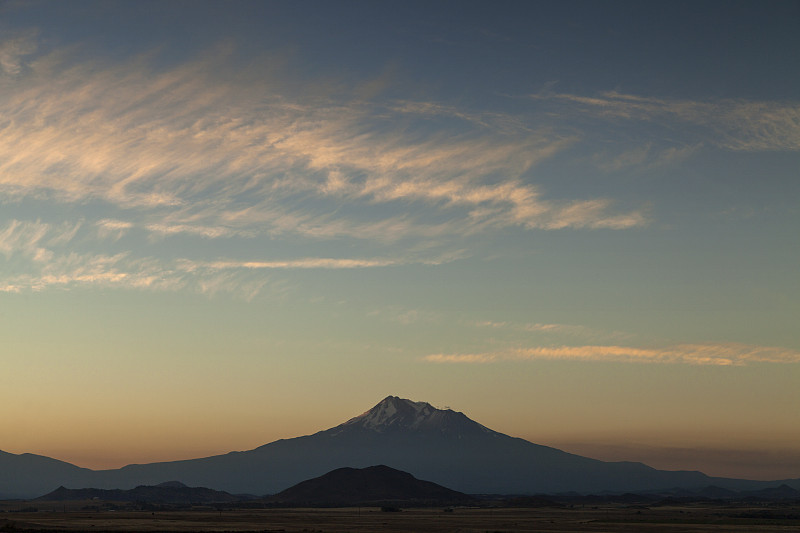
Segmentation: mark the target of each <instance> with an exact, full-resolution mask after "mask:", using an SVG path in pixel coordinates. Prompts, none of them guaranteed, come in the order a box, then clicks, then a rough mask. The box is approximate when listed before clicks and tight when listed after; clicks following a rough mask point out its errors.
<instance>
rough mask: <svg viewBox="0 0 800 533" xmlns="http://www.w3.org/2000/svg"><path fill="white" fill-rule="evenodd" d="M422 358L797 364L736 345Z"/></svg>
mask: <svg viewBox="0 0 800 533" xmlns="http://www.w3.org/2000/svg"><path fill="white" fill-rule="evenodd" d="M423 359H424V360H425V361H428V362H432V363H496V362H500V361H533V360H538V359H546V360H578V361H597V362H619V363H660V364H689V365H717V366H732V365H736V366H744V365H747V364H749V363H800V351H797V350H791V349H788V348H780V347H772V346H753V345H747V344H736V343H723V344H711V343H709V344H679V345H675V346H670V347H665V348H636V347H630V346H591V345H590V346H554V347H536V348H520V349H516V350H508V351H503V352H484V353H470V354H431V355H427V356H425V357H424V358H423Z"/></svg>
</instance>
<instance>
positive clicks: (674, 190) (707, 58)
mask: <svg viewBox="0 0 800 533" xmlns="http://www.w3.org/2000/svg"><path fill="white" fill-rule="evenodd" d="M798 65H800V4H798V3H797V2H789V1H783V2H782V1H775V2H736V1H726V2H714V1H703V2H696V1H691V2H682V1H670V2H657V3H651V2H648V3H642V2H581V1H568V2H555V1H553V2H548V1H544V2H470V1H461V0H460V1H457V2H449V1H437V2H429V1H425V2H413V1H405V2H365V1H348V2H311V1H300V2H289V1H285V2H275V1H273V2H251V1H244V0H243V1H238V2H221V1H220V2H199V1H192V2H180V1H172V2H160V1H158V2H155V1H147V0H144V1H136V2H132V1H131V2H120V1H102V2H92V1H88V0H87V1H82V2H18V1H6V2H3V3H0V339H2V343H0V421H1V424H0V425H2V428H3V429H2V431H0V449H2V450H4V451H7V452H11V453H24V452H30V453H38V454H42V455H47V456H51V457H55V458H57V459H61V460H65V461H69V462H72V463H74V464H77V465H80V466H85V467H90V468H116V467H120V466H123V465H125V464H129V463H145V462H152V461H160V460H175V459H186V458H193V457H203V456H208V455H213V454H219V453H227V452H228V451H232V450H247V449H252V448H255V447H257V446H260V445H262V444H266V443H268V442H271V441H273V440H276V439H279V438H291V437H295V436H299V435H305V434H310V433H314V432H316V431H319V430H323V429H327V428H329V427H332V426H335V425H337V424H339V423H342V422H344V421H346V420H347V419H349V418H351V417H352V416H355V415H357V414H359V413H361V412H363V411H365V410H367V409H369V408H370V407H372V406H373V405H374V404H376V403H378V402H379V401H380V400H381V399H382V398H384V397H385V396H387V395H398V396H401V397H404V398H409V399H413V400H415V401H427V402H430V403H432V404H433V405H435V406H437V407H440V408H444V407H450V408H452V409H455V410H457V411H462V412H464V413H465V414H467V415H468V416H470V417H471V418H472V419H474V420H476V421H478V422H480V423H482V424H484V425H486V426H488V427H490V428H492V429H494V430H497V431H501V432H503V433H507V434H509V435H513V436H517V437H522V438H525V439H528V440H531V441H533V442H536V443H539V444H546V445H552V446H556V447H559V448H561V449H564V450H567V451H571V452H574V453H580V454H583V455H587V456H590V457H596V458H599V459H606V460H634V461H636V460H638V461H644V462H646V463H647V464H649V465H651V466H654V467H658V468H669V469H689V470H702V471H703V472H706V473H707V474H711V475H723V476H732V477H748V478H752V479H782V478H797V477H800V445H798V443H799V442H800V416H799V415H798V406H800V387H798V386H797V384H798V383H800V327H798V322H799V321H800V320H799V319H800V303H799V302H800V238H799V237H798V235H799V234H800V232H799V231H798V230H800V179H798V178H799V176H800V96H798V95H800V68H798Z"/></svg>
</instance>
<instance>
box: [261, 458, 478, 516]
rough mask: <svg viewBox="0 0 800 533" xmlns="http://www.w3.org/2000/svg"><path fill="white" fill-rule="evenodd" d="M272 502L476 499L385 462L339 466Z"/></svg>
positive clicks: (434, 502) (447, 502) (420, 502)
mask: <svg viewBox="0 0 800 533" xmlns="http://www.w3.org/2000/svg"><path fill="white" fill-rule="evenodd" d="M269 501H270V502H272V503H276V504H281V505H298V506H305V505H308V506H352V505H367V504H372V505H376V504H384V503H392V504H395V505H452V504H457V503H469V502H471V501H473V498H472V497H470V496H467V495H466V494H464V493H461V492H458V491H455V490H451V489H448V488H446V487H443V486H441V485H437V484H436V483H433V482H430V481H422V480H419V479H417V478H415V477H414V476H412V475H411V474H409V473H407V472H403V471H400V470H395V469H394V468H390V467H388V466H385V465H378V466H370V467H367V468H360V469H359V468H339V469H336V470H333V471H331V472H328V473H327V474H324V475H322V476H320V477H317V478H314V479H309V480H307V481H303V482H300V483H298V484H297V485H295V486H293V487H290V488H288V489H286V490H284V491H283V492H280V493H278V494H276V495H274V496H272V497H271V498H269Z"/></svg>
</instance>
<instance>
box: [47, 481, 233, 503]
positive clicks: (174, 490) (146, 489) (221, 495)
mask: <svg viewBox="0 0 800 533" xmlns="http://www.w3.org/2000/svg"><path fill="white" fill-rule="evenodd" d="M36 499H37V500H42V501H72V500H94V499H97V500H102V501H108V502H144V503H170V504H207V503H229V502H235V501H239V500H240V499H241V498H240V497H237V496H234V495H232V494H229V493H227V492H222V491H218V490H212V489H208V488H205V487H187V486H186V485H184V484H183V483H180V482H178V481H168V482H165V483H160V484H158V485H154V486H153V485H141V486H138V487H136V488H133V489H129V490H121V489H110V490H109V489H68V488H65V487H63V486H62V487H58V488H57V489H56V490H54V491H53V492H51V493H49V494H45V495H44V496H41V497H39V498H36Z"/></svg>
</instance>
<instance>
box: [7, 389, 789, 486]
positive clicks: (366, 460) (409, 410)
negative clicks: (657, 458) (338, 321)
mask: <svg viewBox="0 0 800 533" xmlns="http://www.w3.org/2000/svg"><path fill="white" fill-rule="evenodd" d="M33 457H39V456H33ZM15 459H19V460H18V461H17V460H15ZM45 459H47V460H49V461H50V462H47V461H45ZM26 461H27V463H32V462H33V463H36V468H28V467H27V466H25V464H23V463H26ZM11 463H14V464H11ZM379 464H384V465H387V466H390V467H392V468H395V469H397V470H402V471H404V472H409V473H411V474H412V475H414V476H415V477H417V478H419V479H426V480H430V481H432V482H434V483H437V484H439V485H443V486H445V487H449V488H451V489H454V490H457V491H460V492H464V493H468V494H479V493H493V494H537V493H549V494H554V493H560V492H570V491H574V492H579V493H590V492H634V491H641V490H658V489H667V488H671V487H683V488H687V489H699V488H702V487H706V486H709V485H715V486H719V487H721V488H725V489H731V490H757V489H761V488H767V487H774V486H776V485H778V484H781V483H785V484H787V485H789V486H791V487H794V488H800V480H798V479H785V480H776V481H771V482H761V481H751V480H737V479H729V478H714V477H710V476H707V475H705V474H703V473H702V472H697V471H668V470H656V469H654V468H651V467H649V466H647V465H645V464H642V463H637V462H629V461H623V462H605V461H600V460H598V459H592V458H588V457H583V456H580V455H575V454H571V453H568V452H564V451H562V450H558V449H556V448H551V447H548V446H543V445H540V444H535V443H532V442H529V441H527V440H524V439H521V438H518V437H511V436H508V435H505V434H503V433H499V432H496V431H493V430H491V429H489V428H487V427H485V426H483V425H481V424H479V423H477V422H475V421H473V420H471V419H470V418H468V417H467V416H466V415H464V414H463V413H460V412H457V411H453V410H451V409H436V408H435V407H433V406H431V405H430V404H428V403H426V402H413V401H411V400H406V399H402V398H399V397H397V396H387V397H386V398H384V399H383V400H381V401H380V402H379V403H378V404H376V405H375V406H374V407H372V408H371V409H369V410H367V411H366V412H364V413H362V414H360V415H358V416H355V417H352V418H350V419H348V420H347V421H346V422H344V423H342V424H339V425H337V426H334V427H332V428H329V429H326V430H322V431H318V432H316V433H314V434H311V435H305V436H300V437H295V438H291V439H280V440H276V441H273V442H271V443H268V444H264V445H262V446H259V447H257V448H254V449H252V450H247V451H238V452H229V453H227V454H221V455H215V456H210V457H204V458H200V459H185V460H180V461H170V462H160V463H149V464H141V465H127V466H124V467H122V468H119V469H113V470H98V471H95V470H89V469H82V468H80V467H77V466H75V465H71V464H69V463H65V462H62V461H57V460H55V459H49V458H41V459H38V460H33V459H31V457H26V458H24V456H15V455H13V454H8V453H5V454H4V455H3V454H0V471H3V472H6V471H9V472H13V473H14V475H12V476H4V477H3V478H2V479H0V496H2V497H31V496H38V495H41V494H44V493H45V492H49V491H52V490H53V488H54V487H57V486H59V485H69V486H83V487H88V486H92V487H98V488H105V489H131V488H134V487H136V486H139V485H156V484H159V483H162V482H164V481H168V480H180V481H181V482H182V483H185V484H188V485H190V486H201V487H209V488H213V489H215V490H222V491H226V492H229V493H233V494H241V493H247V494H257V495H264V494H275V493H278V492H280V491H282V490H284V489H286V488H287V487H290V486H292V485H295V484H297V483H299V482H301V481H303V480H307V479H311V478H315V477H318V476H321V475H322V474H324V473H326V472H329V471H332V470H335V469H338V468H342V467H352V468H364V467H368V466H372V465H379ZM28 466H30V465H28ZM50 467H52V468H50ZM7 468H8V469H7ZM15 469H16V470H15Z"/></svg>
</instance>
